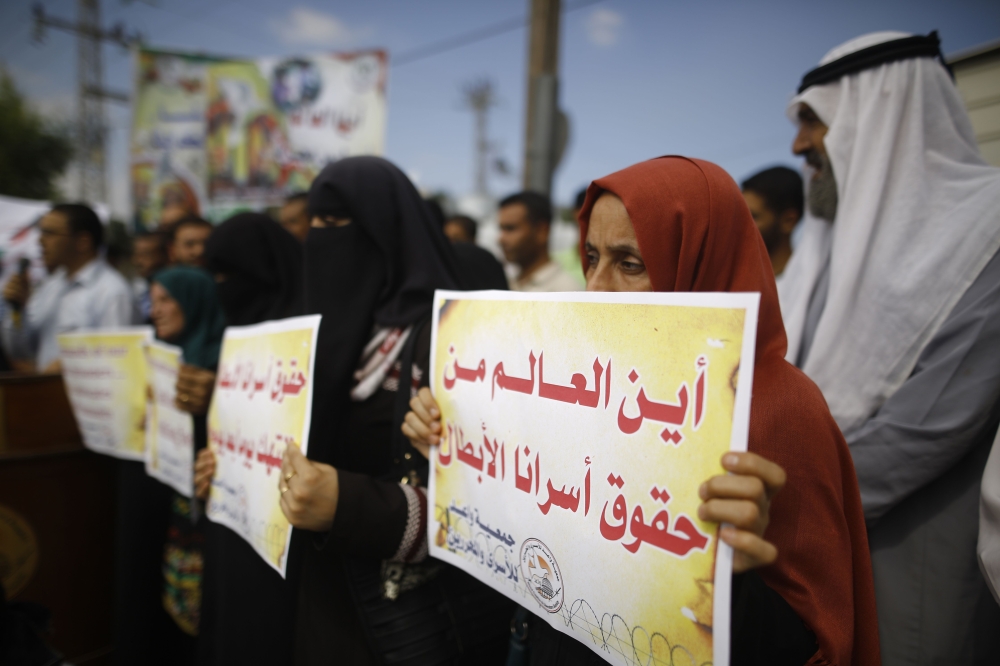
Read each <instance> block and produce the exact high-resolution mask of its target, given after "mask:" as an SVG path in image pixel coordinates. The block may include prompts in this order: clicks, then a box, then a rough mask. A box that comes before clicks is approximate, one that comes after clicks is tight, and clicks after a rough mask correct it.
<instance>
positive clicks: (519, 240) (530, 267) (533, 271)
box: [498, 192, 583, 291]
mask: <svg viewBox="0 0 1000 666" xmlns="http://www.w3.org/2000/svg"><path fill="white" fill-rule="evenodd" d="M498 218H499V223H500V238H499V242H500V248H501V249H502V250H503V254H504V257H505V258H506V259H507V261H509V262H510V263H512V264H515V265H516V266H518V267H519V268H520V269H521V271H520V273H519V274H518V276H517V277H516V278H515V279H513V280H511V282H510V288H511V290H513V291H580V290H582V289H583V287H582V285H581V283H580V282H578V281H577V280H574V279H573V277H572V276H571V275H569V274H568V273H567V272H566V271H564V270H563V269H562V268H561V267H560V266H559V264H557V263H556V262H554V261H552V258H551V257H550V256H549V231H550V230H551V227H552V204H551V203H549V199H548V197H546V196H545V195H542V194H539V193H537V192H518V193H517V194H512V195H511V196H509V197H507V198H506V199H504V200H503V201H501V202H500V212H499V213H498Z"/></svg>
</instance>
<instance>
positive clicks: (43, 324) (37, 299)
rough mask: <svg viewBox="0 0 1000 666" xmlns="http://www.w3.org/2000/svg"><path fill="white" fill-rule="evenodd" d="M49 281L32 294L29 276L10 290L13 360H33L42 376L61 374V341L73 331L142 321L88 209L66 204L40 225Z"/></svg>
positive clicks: (8, 328)
mask: <svg viewBox="0 0 1000 666" xmlns="http://www.w3.org/2000/svg"><path fill="white" fill-rule="evenodd" d="M38 227H39V232H40V244H41V247H42V260H43V261H44V262H45V267H46V268H47V269H48V271H49V277H48V278H46V279H45V281H44V282H42V284H41V285H40V286H39V287H38V289H37V290H36V291H35V292H34V293H31V288H30V285H29V284H28V280H27V277H26V276H25V275H21V274H18V275H14V276H12V277H11V278H10V280H9V281H8V282H7V286H6V287H5V288H4V292H3V297H4V299H5V300H6V301H7V302H8V303H9V304H10V306H11V307H9V308H7V309H6V311H5V313H4V316H3V342H4V347H5V348H6V351H7V353H8V355H9V356H10V357H11V358H12V359H19V360H33V361H34V367H35V369H36V370H38V371H43V372H51V371H57V370H58V369H59V347H58V345H57V343H56V336H57V335H59V334H61V333H69V332H71V331H78V330H85V329H96V328H117V327H122V326H130V325H131V324H133V323H134V322H135V320H136V316H135V308H134V306H133V303H132V294H131V291H130V290H129V287H128V284H127V283H126V282H125V278H123V277H122V276H121V275H120V274H119V273H118V272H117V271H115V270H114V269H113V268H111V267H110V266H109V265H108V264H107V263H106V262H105V261H104V260H103V259H102V258H101V257H100V249H101V246H102V244H103V240H104V229H103V227H102V226H101V221H100V220H99V219H98V217H97V214H96V213H94V211H93V210H91V209H90V208H89V207H87V206H85V205H83V204H60V205H57V206H55V207H54V208H53V209H52V210H51V211H49V212H48V213H46V214H45V216H43V217H42V219H41V220H40V221H39V223H38Z"/></svg>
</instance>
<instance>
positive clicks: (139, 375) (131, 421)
mask: <svg viewBox="0 0 1000 666" xmlns="http://www.w3.org/2000/svg"><path fill="white" fill-rule="evenodd" d="M152 338H153V329H152V328H150V327H148V326H140V327H135V328H120V329H108V330H92V331H85V332H80V333H64V334H62V335H60V336H59V337H58V342H59V358H60V361H61V362H62V375H63V381H64V382H65V383H66V392H67V394H68V395H69V402H70V405H71V406H72V407H73V415H74V416H75V417H76V423H77V425H78V426H79V428H80V434H81V435H82V436H83V443H84V444H85V445H86V446H87V448H89V449H92V450H94V451H97V452H98V453H105V454H108V455H112V456H115V457H117V458H125V459H127V460H143V458H144V449H145V448H146V447H145V428H144V424H145V420H146V356H145V352H144V350H143V346H144V345H145V344H146V342H148V341H150V340H152Z"/></svg>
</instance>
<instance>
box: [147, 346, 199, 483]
mask: <svg viewBox="0 0 1000 666" xmlns="http://www.w3.org/2000/svg"><path fill="white" fill-rule="evenodd" d="M181 355H182V354H181V348H180V347H176V346H174V345H167V344H163V343H162V342H150V343H149V344H148V345H146V364H147V365H146V369H147V373H146V375H147V377H148V378H149V388H150V390H149V395H148V396H147V397H148V398H151V400H150V401H149V403H148V405H147V406H146V473H147V474H149V475H150V476H151V477H153V478H154V479H157V480H158V481H161V482H162V483H165V484H167V485H168V486H170V487H171V488H173V489H174V490H176V491H177V492H179V493H180V494H181V495H184V496H185V497H191V496H193V495H194V421H193V419H192V418H191V415H190V414H188V413H187V412H182V411H181V410H179V409H177V407H176V403H175V398H176V396H177V374H178V372H179V371H180V366H181Z"/></svg>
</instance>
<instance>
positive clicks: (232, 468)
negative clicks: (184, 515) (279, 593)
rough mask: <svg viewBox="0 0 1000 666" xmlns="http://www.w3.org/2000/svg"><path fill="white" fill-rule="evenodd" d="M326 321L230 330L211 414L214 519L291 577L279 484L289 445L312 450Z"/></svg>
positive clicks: (288, 527) (288, 533) (291, 321)
mask: <svg viewBox="0 0 1000 666" xmlns="http://www.w3.org/2000/svg"><path fill="white" fill-rule="evenodd" d="M319 322H320V317H319V315H312V316H308V317H293V318H290V319H283V320H280V321H271V322H266V323H263V324H258V325H256V326H240V327H229V328H227V329H226V335H225V338H224V339H223V343H222V353H221V355H220V357H219V368H218V373H217V375H216V380H215V393H214V394H213V396H212V404H211V406H210V407H209V410H208V445H209V446H210V447H211V448H212V451H213V452H214V453H215V461H216V471H215V477H214V478H213V479H212V489H211V494H210V496H209V500H208V510H207V514H208V517H209V518H210V519H211V520H213V521H215V522H217V523H220V524H222V525H225V526H226V527H228V528H230V529H231V530H233V531H235V532H236V533H237V534H239V535H240V536H242V537H243V538H244V539H246V540H247V542H248V543H249V544H250V545H251V546H253V548H254V550H256V551H257V553H258V554H259V555H260V556H261V557H263V558H264V560H265V561H266V562H267V563H268V564H270V565H271V566H272V567H274V568H275V569H276V570H277V571H278V573H280V574H281V575H282V577H284V576H285V571H286V566H287V558H288V545H289V543H290V541H291V537H292V528H291V525H289V523H288V520H286V519H285V516H284V514H283V513H282V512H281V506H280V504H279V501H280V493H279V490H278V479H279V477H280V476H281V457H282V455H284V452H285V447H286V446H288V445H289V444H293V443H294V444H297V445H298V446H299V447H300V448H301V449H302V452H303V453H305V452H306V443H307V442H308V441H309V424H310V419H311V416H312V392H313V391H312V387H313V365H314V362H315V353H316V352H315V350H316V334H317V332H318V331H319Z"/></svg>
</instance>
